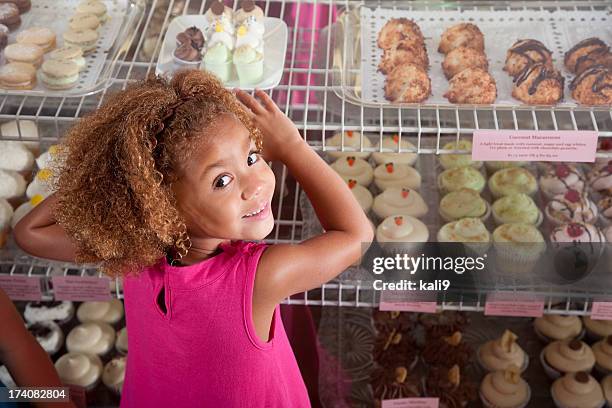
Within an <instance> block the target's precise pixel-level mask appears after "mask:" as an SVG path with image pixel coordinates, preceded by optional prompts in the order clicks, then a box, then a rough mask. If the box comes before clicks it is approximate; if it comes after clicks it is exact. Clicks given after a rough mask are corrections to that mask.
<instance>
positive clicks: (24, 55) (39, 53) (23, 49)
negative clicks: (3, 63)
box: [4, 44, 45, 68]
mask: <svg viewBox="0 0 612 408" xmlns="http://www.w3.org/2000/svg"><path fill="white" fill-rule="evenodd" d="M44 53H45V52H44V51H43V49H42V48H40V47H39V46H38V45H36V44H10V45H7V46H6V48H5V49H4V57H5V58H6V59H7V60H8V62H25V63H26V64H31V65H34V66H35V67H36V68H38V67H40V64H42V61H43V54H44Z"/></svg>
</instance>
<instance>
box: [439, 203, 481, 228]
mask: <svg viewBox="0 0 612 408" xmlns="http://www.w3.org/2000/svg"><path fill="white" fill-rule="evenodd" d="M485 204H486V206H487V209H486V211H485V213H484V215H482V216H481V217H479V218H480V220H481V221H482V222H483V223H484V222H486V221H487V220H488V219H489V217H490V216H491V204H489V202H488V201H485ZM438 214H440V217H441V218H442V219H443V220H444V222H453V221H457V220H460V219H461V218H463V217H460V218H449V217H447V216H445V215H444V214H443V213H442V211H440V209H439V208H438Z"/></svg>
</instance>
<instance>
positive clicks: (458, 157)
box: [439, 140, 482, 170]
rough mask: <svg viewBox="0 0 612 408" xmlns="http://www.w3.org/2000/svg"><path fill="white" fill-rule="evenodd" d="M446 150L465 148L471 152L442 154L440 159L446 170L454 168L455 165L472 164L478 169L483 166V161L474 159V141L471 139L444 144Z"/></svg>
mask: <svg viewBox="0 0 612 408" xmlns="http://www.w3.org/2000/svg"><path fill="white" fill-rule="evenodd" d="M442 149H444V150H465V151H468V152H470V154H441V155H440V158H439V161H440V165H441V166H442V168H444V170H448V169H454V168H455V167H463V166H472V167H474V168H476V169H479V168H481V167H482V162H481V161H474V160H472V155H471V151H472V142H470V141H469V140H459V141H454V142H450V143H447V144H445V145H444V147H443V148H442Z"/></svg>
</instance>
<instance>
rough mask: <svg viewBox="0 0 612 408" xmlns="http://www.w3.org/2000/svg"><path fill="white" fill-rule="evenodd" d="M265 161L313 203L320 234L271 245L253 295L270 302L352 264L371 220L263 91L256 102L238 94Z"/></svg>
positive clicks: (366, 242) (370, 232)
mask: <svg viewBox="0 0 612 408" xmlns="http://www.w3.org/2000/svg"><path fill="white" fill-rule="evenodd" d="M237 96H238V98H239V99H240V100H241V101H242V103H243V104H245V105H246V106H247V107H248V108H249V109H250V110H251V112H252V113H253V118H254V121H255V123H256V124H257V126H258V127H259V128H260V129H261V131H262V133H263V135H264V139H263V148H264V156H265V158H266V159H267V160H280V161H282V162H283V163H284V164H285V165H286V166H287V168H288V170H289V172H290V173H291V174H292V175H293V176H294V177H295V179H296V180H297V181H298V183H300V186H301V187H302V188H303V190H304V192H305V193H306V195H307V196H308V198H309V199H310V201H311V202H312V205H313V207H314V210H315V212H316V213H317V217H318V218H319V221H320V222H321V225H322V226H323V228H324V229H325V232H324V233H323V234H321V235H319V236H316V237H313V238H311V239H308V240H306V241H304V242H302V243H299V244H281V245H273V246H271V247H270V248H268V249H267V250H266V251H265V252H264V254H263V255H262V258H261V260H260V262H259V266H258V269H257V276H256V279H255V291H256V292H257V293H258V295H260V296H262V297H260V299H262V298H263V299H267V300H269V301H270V302H277V303H278V302H280V301H281V300H283V299H284V298H286V297H287V296H290V295H293V294H295V293H298V292H302V291H305V290H310V289H313V288H316V287H319V286H321V285H322V284H324V283H326V282H328V281H329V280H331V279H333V278H335V277H336V276H337V275H339V274H340V273H341V272H342V271H343V270H345V269H346V268H347V267H349V266H350V265H351V264H353V263H354V262H355V261H356V260H357V259H359V257H360V256H361V254H362V251H364V250H365V249H366V248H367V246H368V245H369V244H370V243H371V241H372V238H373V230H372V227H371V224H370V221H369V220H368V218H367V217H366V215H365V214H364V212H363V210H362V209H361V207H360V206H359V204H358V203H357V201H356V200H355V198H354V197H353V194H352V193H351V191H350V189H349V188H348V186H347V185H346V183H345V182H344V181H343V180H342V178H341V177H340V176H339V175H338V174H337V173H336V172H335V171H333V170H332V168H331V167H330V166H328V165H327V163H325V162H324V161H323V160H322V159H321V158H320V157H319V156H318V155H317V154H316V152H314V151H313V150H312V148H310V146H308V144H307V143H306V142H305V141H304V139H302V137H301V136H300V134H299V132H298V130H297V128H296V127H295V125H294V124H293V123H292V122H291V120H290V119H289V118H288V117H287V116H285V115H284V114H283V113H282V112H281V111H280V110H279V109H278V107H277V106H276V104H275V103H274V102H273V101H272V100H271V99H270V97H269V96H268V95H267V94H266V93H265V92H262V91H256V96H257V97H258V98H259V99H260V101H261V102H259V101H258V100H256V99H255V98H253V97H252V96H250V95H249V94H247V93H246V92H243V91H237Z"/></svg>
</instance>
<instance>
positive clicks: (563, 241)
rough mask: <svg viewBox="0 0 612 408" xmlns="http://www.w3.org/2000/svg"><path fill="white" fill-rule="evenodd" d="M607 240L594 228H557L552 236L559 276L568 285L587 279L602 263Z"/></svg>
mask: <svg viewBox="0 0 612 408" xmlns="http://www.w3.org/2000/svg"><path fill="white" fill-rule="evenodd" d="M605 240H606V237H605V235H604V233H603V232H602V231H601V230H600V229H599V228H597V227H596V226H595V225H593V224H587V223H582V222H573V223H570V224H565V225H561V226H558V227H555V228H554V229H553V230H552V232H551V234H550V242H551V243H552V245H553V251H554V253H553V262H554V270H555V272H556V273H557V274H558V275H559V276H561V277H562V278H564V279H566V280H568V281H576V280H578V279H581V278H583V277H585V276H586V275H588V274H589V273H590V272H591V271H592V270H593V268H595V266H596V265H597V264H598V263H599V261H600V258H601V255H602V253H603V250H604V247H605V244H604V243H605Z"/></svg>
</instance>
